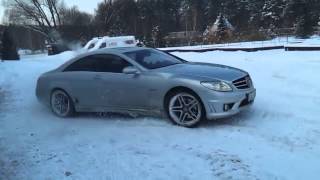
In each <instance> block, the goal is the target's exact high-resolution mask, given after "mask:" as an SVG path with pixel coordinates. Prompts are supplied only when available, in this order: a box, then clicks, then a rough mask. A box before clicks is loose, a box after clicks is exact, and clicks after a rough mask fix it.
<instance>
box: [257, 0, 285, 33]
mask: <svg viewBox="0 0 320 180" xmlns="http://www.w3.org/2000/svg"><path fill="white" fill-rule="evenodd" d="M284 8H285V1H284V0H266V1H265V3H264V6H263V7H262V13H261V20H262V22H263V23H262V25H263V27H264V28H265V29H270V30H273V29H275V28H280V27H281V26H282V22H281V20H282V18H281V17H282V14H283V10H284Z"/></svg>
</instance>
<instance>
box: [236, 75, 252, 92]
mask: <svg viewBox="0 0 320 180" xmlns="http://www.w3.org/2000/svg"><path fill="white" fill-rule="evenodd" d="M232 84H233V85H234V86H235V87H236V88H237V89H249V88H250V87H251V86H252V81H251V78H250V76H245V77H243V78H240V79H237V80H235V81H233V82H232Z"/></svg>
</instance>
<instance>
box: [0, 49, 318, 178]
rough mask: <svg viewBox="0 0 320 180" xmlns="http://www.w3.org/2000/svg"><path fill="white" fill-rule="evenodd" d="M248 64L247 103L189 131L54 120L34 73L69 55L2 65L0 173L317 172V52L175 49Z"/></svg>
mask: <svg viewBox="0 0 320 180" xmlns="http://www.w3.org/2000/svg"><path fill="white" fill-rule="evenodd" d="M174 54H175V55H177V56H180V57H182V58H185V59H187V60H190V61H201V62H210V63H220V64H225V65H231V66H234V67H238V68H242V69H244V70H246V71H248V72H249V73H250V74H251V76H252V78H253V80H254V82H255V86H256V88H257V93H258V95H257V99H256V102H255V104H254V105H253V106H252V108H251V109H249V110H247V111H244V112H242V113H241V114H239V115H237V116H235V117H233V118H228V119H224V120H219V121H211V122H208V123H205V124H203V125H202V126H200V127H199V128H196V129H187V128H182V127H177V126H173V125H172V124H171V123H170V122H168V121H167V120H164V119H159V118H150V117H140V118H136V119H133V118H129V117H123V116H118V115H110V116H106V117H101V116H97V115H94V114H81V115H79V116H78V117H75V118H71V119H61V118H57V117H55V116H54V115H53V114H52V113H51V112H50V110H48V109H47V108H46V107H44V106H42V105H41V104H39V103H38V102H37V100H36V97H35V95H34V90H35V84H36V80H37V77H38V76H39V75H40V74H41V73H43V72H46V71H48V70H51V69H53V68H55V67H57V66H58V65H60V64H62V63H63V62H64V61H66V60H67V59H69V58H70V57H72V56H74V55H75V54H74V53H72V52H66V53H63V54H60V55H57V56H51V57H47V56H36V57H32V56H28V57H26V58H24V59H23V60H22V61H18V62H2V63H1V62H0V88H1V89H0V179H138V180H140V179H165V180H167V179H244V180H249V179H267V180H269V179H280V180H282V179H290V180H292V179H297V180H299V179H308V180H309V179H319V176H320V173H319V172H320V166H319V163H320V119H319V118H320V95H319V92H320V83H319V76H320V74H319V69H320V52H285V51H283V50H272V51H261V52H251V53H248V52H220V51H215V52H205V53H174Z"/></svg>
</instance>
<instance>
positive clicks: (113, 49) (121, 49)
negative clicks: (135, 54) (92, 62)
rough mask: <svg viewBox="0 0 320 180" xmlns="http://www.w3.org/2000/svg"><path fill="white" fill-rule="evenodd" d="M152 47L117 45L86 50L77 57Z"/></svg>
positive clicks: (119, 52) (121, 52)
mask: <svg viewBox="0 0 320 180" xmlns="http://www.w3.org/2000/svg"><path fill="white" fill-rule="evenodd" d="M145 49H150V48H145V47H116V48H105V49H98V50H94V51H90V52H84V53H82V54H80V55H79V56H77V57H76V58H81V57H84V56H88V55H94V54H99V53H102V54H107V53H113V54H123V53H126V52H132V51H138V50H145Z"/></svg>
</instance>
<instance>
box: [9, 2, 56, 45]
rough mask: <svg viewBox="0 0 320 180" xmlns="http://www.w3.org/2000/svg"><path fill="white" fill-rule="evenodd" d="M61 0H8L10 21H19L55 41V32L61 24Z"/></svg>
mask: <svg viewBox="0 0 320 180" xmlns="http://www.w3.org/2000/svg"><path fill="white" fill-rule="evenodd" d="M61 5H62V3H61V1H60V0H7V1H6V2H5V6H6V7H7V10H6V13H7V15H8V21H9V23H18V24H21V25H23V26H25V27H28V28H31V29H33V30H35V31H38V32H40V33H41V34H43V35H45V36H46V37H47V38H48V40H51V41H55V40H57V37H54V36H53V35H52V33H53V32H55V31H57V30H58V29H59V26H61V18H60V8H61Z"/></svg>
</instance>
